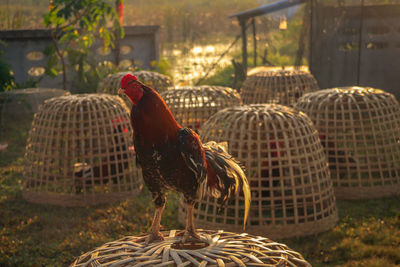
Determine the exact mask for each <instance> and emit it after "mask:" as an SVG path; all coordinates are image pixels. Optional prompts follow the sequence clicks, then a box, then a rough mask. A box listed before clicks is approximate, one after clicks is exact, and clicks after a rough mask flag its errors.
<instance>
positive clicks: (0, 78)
mask: <svg viewBox="0 0 400 267" xmlns="http://www.w3.org/2000/svg"><path fill="white" fill-rule="evenodd" d="M5 45H6V43H4V42H3V41H1V40H0V46H5ZM3 54H4V51H3V50H2V49H1V48H0V92H2V91H8V90H11V89H12V88H13V85H14V77H13V75H12V74H11V67H10V65H9V64H8V62H6V61H5V59H4V58H2V55H3Z"/></svg>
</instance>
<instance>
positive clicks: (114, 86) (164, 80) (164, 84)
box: [97, 70, 173, 94]
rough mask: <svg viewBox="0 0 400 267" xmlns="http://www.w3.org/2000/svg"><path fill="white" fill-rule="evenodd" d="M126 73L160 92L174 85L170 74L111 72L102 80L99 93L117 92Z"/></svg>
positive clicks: (142, 71)
mask: <svg viewBox="0 0 400 267" xmlns="http://www.w3.org/2000/svg"><path fill="white" fill-rule="evenodd" d="M126 74H132V75H134V76H136V77H137V78H138V80H139V81H141V82H142V83H144V84H146V85H148V86H150V87H151V88H153V89H155V90H156V91H157V92H159V93H161V92H164V91H166V90H168V88H169V87H172V86H173V83H172V81H171V79H170V78H169V77H168V76H166V75H163V74H160V73H157V72H153V71H144V70H141V71H133V72H131V71H127V72H118V73H115V74H110V75H108V76H107V77H106V78H105V79H104V80H103V81H101V83H100V85H99V88H98V90H97V91H98V92H99V93H107V94H116V93H117V91H118V89H119V88H120V87H121V79H122V77H124V76H125V75H126Z"/></svg>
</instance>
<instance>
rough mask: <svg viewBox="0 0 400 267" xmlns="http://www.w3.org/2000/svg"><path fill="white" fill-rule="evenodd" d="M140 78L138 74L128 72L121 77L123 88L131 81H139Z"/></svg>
mask: <svg viewBox="0 0 400 267" xmlns="http://www.w3.org/2000/svg"><path fill="white" fill-rule="evenodd" d="M137 80H138V79H137V78H136V76H133V75H132V74H127V75H125V76H124V77H122V79H121V88H125V87H126V86H127V85H128V83H129V82H130V81H137Z"/></svg>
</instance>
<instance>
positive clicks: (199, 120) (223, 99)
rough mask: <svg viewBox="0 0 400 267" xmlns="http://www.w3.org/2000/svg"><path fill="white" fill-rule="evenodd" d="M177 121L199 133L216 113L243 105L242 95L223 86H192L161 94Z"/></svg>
mask: <svg viewBox="0 0 400 267" xmlns="http://www.w3.org/2000/svg"><path fill="white" fill-rule="evenodd" d="M161 96H162V98H163V99H164V100H165V102H166V103H167V106H168V107H169V109H170V110H171V112H172V114H173V115H174V117H175V119H176V120H177V121H178V123H180V124H181V125H182V126H184V127H189V128H192V129H193V130H195V131H198V130H199V129H200V127H201V126H202V125H203V124H204V123H205V122H206V121H207V119H208V118H209V117H211V115H213V114H214V113H216V112H218V111H220V110H222V109H224V108H226V107H231V106H238V105H240V104H241V100H240V95H239V94H238V93H237V92H236V91H235V90H233V89H231V88H229V87H223V86H208V85H202V86H192V87H183V88H179V89H173V90H168V91H166V92H163V93H161Z"/></svg>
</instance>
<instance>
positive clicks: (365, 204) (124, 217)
mask: <svg viewBox="0 0 400 267" xmlns="http://www.w3.org/2000/svg"><path fill="white" fill-rule="evenodd" d="M0 155H1V158H3V159H5V158H7V159H8V160H7V161H3V160H1V161H0V266H65V265H69V264H70V263H71V262H72V261H73V260H74V258H75V257H77V256H79V255H81V254H83V253H84V252H87V251H90V250H92V249H94V248H95V247H97V246H99V245H102V244H103V243H105V242H108V241H112V240H115V239H119V238H121V237H123V236H126V235H135V234H139V233H143V232H146V230H147V229H148V227H149V226H150V222H151V218H152V214H153V205H149V203H151V198H150V195H149V193H148V191H147V190H144V191H143V192H142V193H141V194H140V195H139V196H138V197H132V198H130V199H127V200H125V201H123V202H119V203H113V204H105V205H98V206H94V207H79V208H64V207H56V206H51V205H39V204H33V203H28V202H26V201H25V200H24V199H23V198H22V193H21V183H22V172H23V158H22V155H16V153H12V151H7V152H0ZM8 155H10V156H8ZM178 198H179V196H178V195H176V194H170V195H169V197H168V205H167V209H166V211H165V214H164V216H163V219H162V224H163V225H164V226H165V229H177V228H182V226H181V225H179V224H178V222H177V219H176V218H177V203H178ZM337 203H338V209H339V215H340V220H339V222H338V224H337V225H336V226H335V227H334V228H333V229H331V230H330V231H327V232H325V233H321V234H318V235H314V236H309V237H303V238H291V239H284V240H276V241H279V242H283V243H285V244H287V245H288V246H289V247H291V248H293V249H295V250H296V251H299V252H300V253H302V255H303V256H304V257H305V258H306V259H307V260H308V261H309V262H310V263H312V265H313V266H349V267H350V266H351V267H353V266H380V267H381V266H400V197H391V198H384V199H376V200H360V201H338V202H337Z"/></svg>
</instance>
